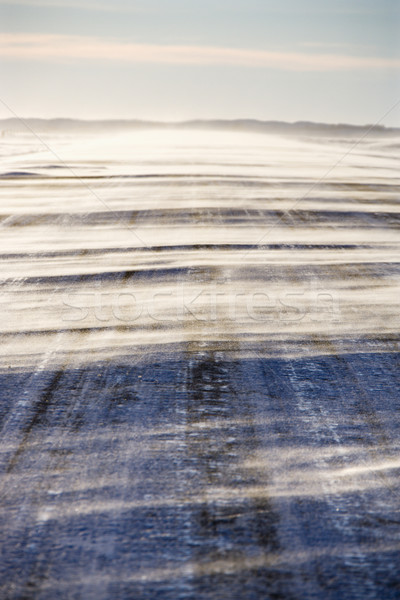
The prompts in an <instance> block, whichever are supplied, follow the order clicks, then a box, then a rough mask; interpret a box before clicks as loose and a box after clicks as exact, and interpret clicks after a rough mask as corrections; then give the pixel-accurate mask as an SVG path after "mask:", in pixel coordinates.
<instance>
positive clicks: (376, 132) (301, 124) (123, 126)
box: [0, 118, 400, 137]
mask: <svg viewBox="0 0 400 600" xmlns="http://www.w3.org/2000/svg"><path fill="white" fill-rule="evenodd" d="M138 129H141V130H143V129H198V130H201V129H205V130H207V129H214V130H215V129H216V130H223V131H240V132H252V133H266V134H268V133H269V134H280V135H282V134H285V135H307V136H330V137H332V136H334V137H355V136H362V135H364V134H367V133H368V135H369V136H379V137H381V136H400V128H395V127H391V128H390V127H384V126H383V125H347V124H343V123H339V124H328V123H313V122H310V121H297V122H295V123H286V122H284V121H258V120H256V119H234V120H224V119H217V120H193V121H183V122H176V123H165V122H157V121H140V120H117V119H109V120H97V121H96V120H93V121H84V120H78V119H17V118H10V119H2V120H0V133H1V134H3V135H4V134H20V133H27V132H28V131H29V130H32V131H33V132H35V133H54V134H57V133H60V134H61V133H94V134H95V133H106V132H111V131H117V132H123V131H130V130H138Z"/></svg>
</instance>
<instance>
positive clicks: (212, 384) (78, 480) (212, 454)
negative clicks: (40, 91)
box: [0, 131, 400, 600]
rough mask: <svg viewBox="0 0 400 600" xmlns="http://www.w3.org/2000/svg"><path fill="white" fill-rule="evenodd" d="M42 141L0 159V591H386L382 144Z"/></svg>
mask: <svg viewBox="0 0 400 600" xmlns="http://www.w3.org/2000/svg"><path fill="white" fill-rule="evenodd" d="M44 141H45V143H46V145H47V147H46V146H44V145H43V143H42V142H41V141H40V140H39V139H37V138H35V137H33V136H32V135H28V134H27V135H26V136H24V135H19V136H18V135H14V136H11V135H4V136H3V137H2V138H1V140H0V142H1V144H0V152H1V172H0V213H1V215H0V219H1V223H0V261H1V262H0V264H1V289H0V302H1V307H0V308H1V312H0V315H1V317H0V319H1V338H2V340H1V357H0V395H1V396H0V426H1V446H0V451H1V454H0V456H1V465H0V466H1V479H0V517H1V526H0V536H1V550H2V554H1V561H0V598H1V599H4V600H22V599H24V600H28V599H29V600H30V599H32V600H54V599H55V598H59V599H61V600H63V599H70V598H71V599H81V600H91V599H95V600H102V599H104V600H121V599H124V600H125V599H133V600H142V599H143V600H145V599H146V600H147V599H149V600H155V599H157V600H181V599H190V600H203V599H204V600H205V599H210V600H217V599H218V600H220V599H221V600H222V599H223V600H225V599H227V600H230V599H236V598H237V599H241V600H247V599H249V600H250V599H252V600H253V599H255V600H259V599H260V600H265V599H269V598H271V599H274V600H278V599H282V600H283V599H285V600H290V599H293V600H299V599H300V600H301V599H318V600H319V599H324V600H328V599H332V600H350V599H360V600H368V599H376V600H390V599H395V598H399V597H400V510H399V509H400V480H399V475H400V411H399V409H400V386H399V366H400V365H399V362H400V361H399V343H400V321H399V292H400V255H399V249H400V235H399V224H400V199H399V191H400V177H399V165H400V161H399V139H398V138H394V137H393V136H389V135H383V134H382V135H381V136H376V135H374V136H367V137H365V138H364V139H362V140H361V141H360V142H359V143H358V144H357V145H354V144H355V142H356V141H357V140H356V139H353V138H351V137H344V138H340V139H339V138H332V139H330V138H329V139H328V138H327V137H318V138H313V139H312V138H309V139H304V138H301V139H300V138H298V139H296V138H293V137H290V138H289V137H286V138H284V137H277V136H269V135H250V134H240V135H239V134H238V133H228V132H225V133H222V132H219V133H218V132H217V133H211V132H204V131H203V132H200V131H198V132H196V133H190V132H185V131H179V132H163V133H156V132H151V131H148V132H146V131H143V132H137V133H132V132H131V133H129V134H118V135H117V134H113V135H111V134H110V136H108V137H105V136H103V137H102V136H94V137H93V136H92V137H89V136H83V135H82V136H78V137H77V136H75V135H74V136H72V135H69V134H68V132H67V133H65V134H63V135H61V134H60V133H58V134H57V135H55V134H54V135H47V136H46V138H45V140H44Z"/></svg>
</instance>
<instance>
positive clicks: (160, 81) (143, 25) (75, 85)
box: [0, 0, 400, 125]
mask: <svg viewBox="0 0 400 600" xmlns="http://www.w3.org/2000/svg"><path fill="white" fill-rule="evenodd" d="M399 40H400V0H331V1H330V2H328V1H327V0H212V1H211V0H202V1H198V0H196V1H194V0H146V1H144V0H138V1H135V0H113V1H111V0H96V1H95V0H70V1H67V0H21V1H18V0H14V1H13V2H10V1H9V2H6V1H3V0H0V61H1V62H0V82H1V86H0V89H1V94H0V98H1V99H2V100H4V101H5V102H6V103H7V104H9V106H10V107H11V108H12V109H13V111H15V112H16V113H17V114H19V115H22V116H27V117H28V116H42V117H55V116H71V117H81V118H112V117H115V118H145V119H166V120H180V119H188V118H197V117H198V118H244V117H249V118H259V119H280V120H288V121H295V120H314V121H326V122H350V123H359V124H364V123H373V122H376V121H378V120H379V119H380V118H381V117H382V116H383V115H384V113H385V112H386V111H387V110H388V109H390V107H391V106H393V105H394V104H395V103H396V102H397V101H398V100H400V41H399ZM8 116H11V115H10V114H9V113H8V111H7V110H6V109H5V108H4V107H2V108H1V107H0V117H8ZM384 123H385V124H387V125H400V108H397V109H396V110H393V111H392V112H391V113H390V114H389V115H388V116H387V118H386V119H385V120H384Z"/></svg>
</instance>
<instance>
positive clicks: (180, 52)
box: [0, 33, 400, 71]
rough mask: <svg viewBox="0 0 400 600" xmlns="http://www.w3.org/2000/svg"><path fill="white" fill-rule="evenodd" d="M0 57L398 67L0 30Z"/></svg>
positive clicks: (399, 62)
mask: <svg viewBox="0 0 400 600" xmlns="http://www.w3.org/2000/svg"><path fill="white" fill-rule="evenodd" d="M0 57H2V58H9V59H10V58H13V59H22V60H48V61H60V60H94V61H103V62H104V61H118V62H126V63H142V64H143V63H148V64H158V65H193V66H195V65H209V66H222V65H230V66H238V67H264V68H271V69H283V70H288V71H336V70H353V69H400V59H397V58H378V57H362V56H351V55H345V54H327V53H312V54H308V53H304V52H276V51H266V50H254V49H249V48H226V47H218V46H188V45H158V44H135V43H131V42H121V41H117V40H104V39H100V38H94V37H85V36H69V35H51V34H15V33H5V34H1V35H0Z"/></svg>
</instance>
